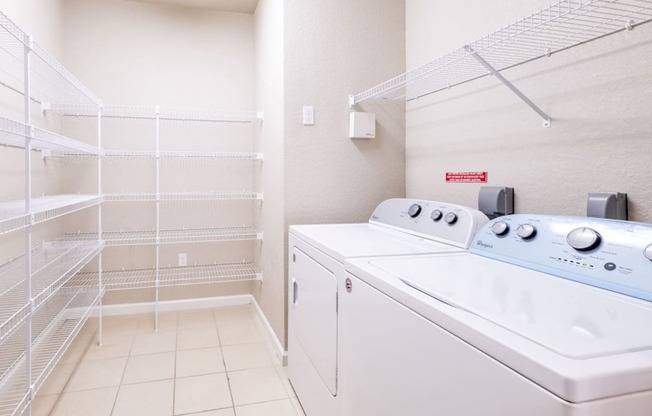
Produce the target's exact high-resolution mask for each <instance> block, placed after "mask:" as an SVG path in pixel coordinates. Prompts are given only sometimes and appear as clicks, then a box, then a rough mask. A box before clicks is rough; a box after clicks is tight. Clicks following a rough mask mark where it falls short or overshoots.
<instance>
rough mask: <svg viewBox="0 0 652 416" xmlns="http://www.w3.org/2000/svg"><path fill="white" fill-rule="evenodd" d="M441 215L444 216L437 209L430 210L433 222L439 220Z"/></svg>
mask: <svg viewBox="0 0 652 416" xmlns="http://www.w3.org/2000/svg"><path fill="white" fill-rule="evenodd" d="M443 216H444V213H443V212H441V211H440V210H438V209H436V210H434V211H432V213H431V214H430V218H431V219H432V220H433V221H435V222H436V221H439V220H440V219H441V217H443Z"/></svg>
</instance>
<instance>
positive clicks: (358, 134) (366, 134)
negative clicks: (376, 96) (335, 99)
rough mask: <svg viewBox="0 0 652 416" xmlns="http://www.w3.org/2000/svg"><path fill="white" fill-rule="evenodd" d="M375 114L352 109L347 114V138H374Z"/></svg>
mask: <svg viewBox="0 0 652 416" xmlns="http://www.w3.org/2000/svg"><path fill="white" fill-rule="evenodd" d="M375 137H376V114H374V113H364V112H360V111H353V112H351V113H350V114H349V139H374V138H375Z"/></svg>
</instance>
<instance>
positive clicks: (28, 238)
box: [23, 35, 34, 415]
mask: <svg viewBox="0 0 652 416" xmlns="http://www.w3.org/2000/svg"><path fill="white" fill-rule="evenodd" d="M26 40H27V43H26V45H25V49H24V51H25V56H24V61H23V62H24V65H25V67H24V77H25V79H24V82H25V95H24V97H25V124H26V125H27V128H28V133H27V137H25V213H26V214H27V215H28V216H29V217H28V218H29V224H28V225H27V228H26V229H25V284H26V287H25V292H26V297H27V299H26V301H27V305H28V306H27V308H28V309H27V334H26V339H25V343H26V346H25V370H26V372H27V374H26V375H25V377H26V379H25V380H26V382H25V384H26V386H27V398H28V405H27V406H28V409H27V414H28V415H31V414H32V401H33V399H34V397H33V396H34V386H33V380H32V330H33V329H32V326H33V319H34V302H33V299H32V224H33V222H34V221H33V217H32V215H31V211H32V207H31V202H32V155H31V153H32V137H34V128H33V127H32V103H31V101H30V95H31V78H30V76H31V75H30V56H31V51H32V45H33V43H32V42H33V41H32V38H31V37H30V36H29V35H28V36H27V39H26Z"/></svg>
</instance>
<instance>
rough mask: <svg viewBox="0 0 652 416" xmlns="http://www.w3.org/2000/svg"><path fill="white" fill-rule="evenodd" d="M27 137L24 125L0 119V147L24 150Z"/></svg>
mask: <svg viewBox="0 0 652 416" xmlns="http://www.w3.org/2000/svg"><path fill="white" fill-rule="evenodd" d="M28 136H29V128H28V127H27V126H26V125H25V124H23V123H20V122H18V121H14V120H11V119H8V118H4V117H0V146H8V147H18V148H24V147H25V138H26V137H28Z"/></svg>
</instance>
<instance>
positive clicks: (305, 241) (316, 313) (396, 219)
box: [288, 199, 488, 416]
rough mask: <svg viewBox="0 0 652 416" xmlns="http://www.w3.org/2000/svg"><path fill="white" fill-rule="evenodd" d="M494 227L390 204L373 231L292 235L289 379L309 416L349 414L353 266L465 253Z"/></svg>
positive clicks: (441, 210)
mask: <svg viewBox="0 0 652 416" xmlns="http://www.w3.org/2000/svg"><path fill="white" fill-rule="evenodd" d="M487 221H488V219H487V217H486V216H485V215H484V214H482V213H481V212H479V211H476V210H473V209H470V208H466V207H461V206H458V205H453V204H447V203H441V202H433V201H422V200H408V199H389V200H386V201H384V202H382V203H381V204H380V205H379V206H378V207H377V208H376V209H375V210H374V212H373V214H372V215H371V218H370V219H369V222H368V223H362V224H320V225H297V226H291V227H290V231H289V238H288V239H289V257H290V259H289V271H288V275H289V304H288V309H289V311H288V374H289V378H290V381H291V382H292V385H293V387H294V389H295V391H296V393H297V397H298V399H299V401H300V402H301V405H302V406H303V408H304V410H305V411H306V414H307V416H338V415H341V414H342V413H341V401H340V382H339V380H340V377H341V369H340V368H339V361H340V358H341V357H340V352H339V349H340V347H339V344H338V342H339V327H340V325H341V324H342V323H341V317H340V315H339V313H338V309H339V307H338V303H339V299H340V297H341V296H342V293H343V292H345V291H346V289H347V288H346V276H345V271H344V262H345V260H346V259H349V258H356V257H366V256H395V255H408V254H412V255H424V254H427V253H442V252H460V251H463V250H465V249H466V248H467V247H468V246H469V244H470V243H471V241H472V240H473V236H474V235H475V233H476V232H477V230H479V228H480V227H481V226H482V225H483V224H485V223H486V222H487Z"/></svg>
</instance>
